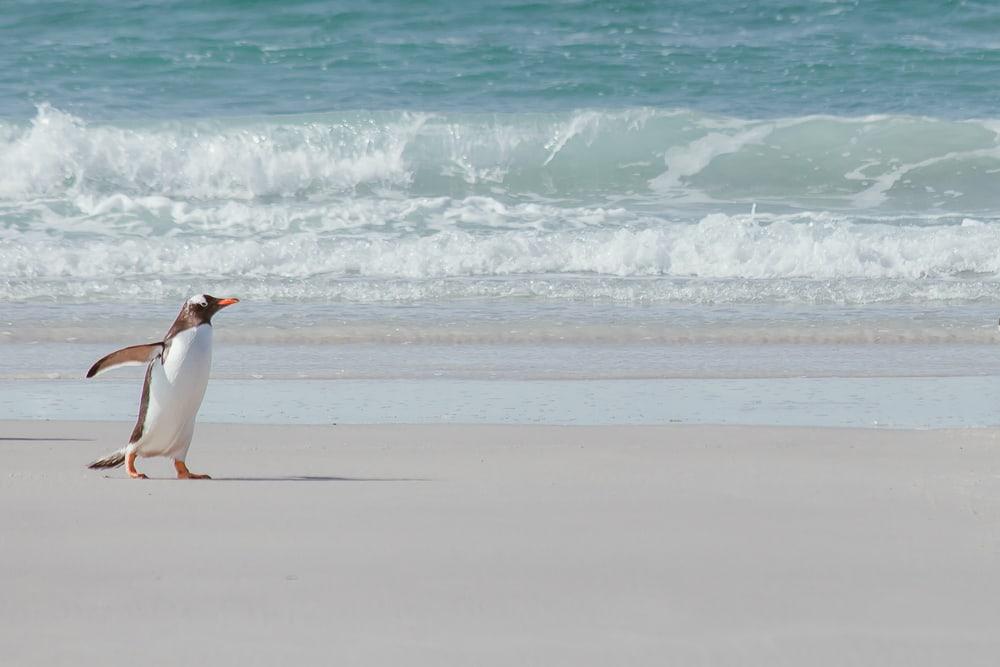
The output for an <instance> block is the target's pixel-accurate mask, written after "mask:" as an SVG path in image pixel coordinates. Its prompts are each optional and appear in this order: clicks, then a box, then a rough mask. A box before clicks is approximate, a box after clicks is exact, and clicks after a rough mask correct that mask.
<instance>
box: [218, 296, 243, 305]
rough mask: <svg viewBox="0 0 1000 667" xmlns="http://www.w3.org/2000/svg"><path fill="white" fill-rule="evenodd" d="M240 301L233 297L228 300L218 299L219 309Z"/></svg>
mask: <svg viewBox="0 0 1000 667" xmlns="http://www.w3.org/2000/svg"><path fill="white" fill-rule="evenodd" d="M239 302H240V300H239V299H237V298H236V297H235V296H233V297H229V298H228V299H219V308H225V307H226V306H231V305H233V304H234V303H239Z"/></svg>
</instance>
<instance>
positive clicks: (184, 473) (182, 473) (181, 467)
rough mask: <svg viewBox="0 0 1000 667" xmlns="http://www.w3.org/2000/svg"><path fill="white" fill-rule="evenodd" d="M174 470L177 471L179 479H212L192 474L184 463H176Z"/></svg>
mask: <svg viewBox="0 0 1000 667" xmlns="http://www.w3.org/2000/svg"><path fill="white" fill-rule="evenodd" d="M174 468H175V469H176V470H177V479H212V478H211V477H209V476H208V475H196V474H195V473H193V472H191V471H190V470H188V468H187V466H186V465H185V464H184V461H174Z"/></svg>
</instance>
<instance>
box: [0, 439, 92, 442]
mask: <svg viewBox="0 0 1000 667" xmlns="http://www.w3.org/2000/svg"><path fill="white" fill-rule="evenodd" d="M93 441H94V439H93V438H0V442H93Z"/></svg>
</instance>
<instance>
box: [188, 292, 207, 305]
mask: <svg viewBox="0 0 1000 667" xmlns="http://www.w3.org/2000/svg"><path fill="white" fill-rule="evenodd" d="M188 303H190V304H191V305H192V306H195V305H197V306H207V305H208V299H206V298H205V295H204V294H195V295H194V296H193V297H191V298H190V299H188Z"/></svg>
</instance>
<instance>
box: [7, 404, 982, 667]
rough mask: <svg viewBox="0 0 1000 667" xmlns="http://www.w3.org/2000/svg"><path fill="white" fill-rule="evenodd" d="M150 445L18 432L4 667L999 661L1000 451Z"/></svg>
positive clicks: (801, 439)
mask: <svg viewBox="0 0 1000 667" xmlns="http://www.w3.org/2000/svg"><path fill="white" fill-rule="evenodd" d="M129 429H130V425H129V424H124V423H114V424H111V423H71V422H4V423H3V428H2V431H0V461H2V464H3V473H2V474H0V663H2V664H4V665H108V666H115V665H178V664H212V665H258V664H259V665H278V664H282V665H305V664H337V665H435V666H438V665H462V666H468V665H498V666H501V665H502V666H504V667H509V666H510V665H543V666H551V665H573V666H580V665H636V664H642V665H685V666H688V665H741V666H743V665H768V666H774V665H796V666H800V665H810V666H812V665H881V666H885V665H906V666H908V667H909V666H912V665H964V666H969V665H995V664H997V661H998V660H1000V632H998V628H1000V478H998V475H997V473H998V471H1000V439H998V436H1000V432H998V431H993V430H974V431H937V432H928V431H924V432H905V431H896V432H892V431H870V430H869V431H866V430H858V431H854V430H820V429H792V428H763V427H761V428H744V427H686V426H672V427H598V428H566V427H530V426H506V427H487V426H402V427H393V426H367V427H364V426H362V427H356V426H337V427H265V426H228V425H227V426H221V425H201V426H199V430H198V432H197V434H196V442H195V444H194V445H193V447H192V451H191V457H190V460H189V464H190V467H191V469H192V470H193V471H195V472H208V473H211V474H213V475H215V476H216V477H217V478H228V479H224V480H219V479H217V480H216V481H212V482H194V481H184V482H178V481H160V480H150V481H146V482H143V481H132V480H128V479H126V478H124V473H123V472H122V471H121V470H117V471H112V472H111V473H110V474H109V475H108V476H107V477H106V476H105V475H104V474H102V473H99V472H94V471H88V470H86V469H84V465H85V464H86V463H87V462H88V461H89V460H91V459H93V458H95V457H97V456H98V455H101V454H104V453H105V452H106V451H107V450H109V449H111V448H113V446H114V445H115V444H116V443H117V442H119V441H121V440H122V439H123V438H125V437H126V436H127V433H128V431H129ZM57 438H80V439H82V440H56V439H57ZM140 468H141V469H143V470H144V471H146V472H147V473H149V474H151V475H153V476H158V477H167V476H168V475H169V474H170V473H172V469H171V468H170V467H169V465H168V464H167V463H166V462H165V461H162V460H154V461H140Z"/></svg>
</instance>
